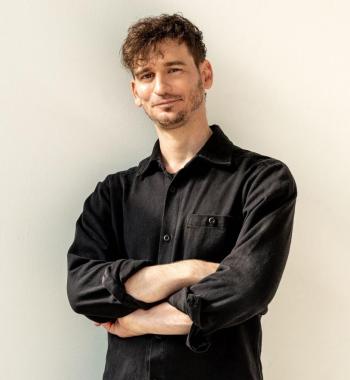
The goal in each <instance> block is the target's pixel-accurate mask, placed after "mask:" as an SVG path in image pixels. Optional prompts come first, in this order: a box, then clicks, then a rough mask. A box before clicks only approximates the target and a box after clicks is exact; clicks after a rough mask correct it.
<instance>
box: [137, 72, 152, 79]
mask: <svg viewBox="0 0 350 380" xmlns="http://www.w3.org/2000/svg"><path fill="white" fill-rule="evenodd" d="M152 75H153V74H152V73H146V74H143V75H141V77H140V79H141V80H145V79H151V78H152Z"/></svg>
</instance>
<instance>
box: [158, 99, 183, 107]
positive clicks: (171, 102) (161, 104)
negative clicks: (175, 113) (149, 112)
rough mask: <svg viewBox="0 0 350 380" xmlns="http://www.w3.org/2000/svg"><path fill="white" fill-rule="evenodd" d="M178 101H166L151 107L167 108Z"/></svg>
mask: <svg viewBox="0 0 350 380" xmlns="http://www.w3.org/2000/svg"><path fill="white" fill-rule="evenodd" d="M178 100H180V99H172V100H167V101H165V102H161V103H157V104H155V105H154V106H153V107H160V106H169V105H171V104H173V103H175V102H177V101H178Z"/></svg>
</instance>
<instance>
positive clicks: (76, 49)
mask: <svg viewBox="0 0 350 380" xmlns="http://www.w3.org/2000/svg"><path fill="white" fill-rule="evenodd" d="M151 4H152V5H147V2H145V1H134V0H128V1H125V2H122V1H92V0H56V1H53V0H51V1H47V0H46V1H44V0H32V1H24V0H22V1H20V0H12V1H7V2H5V1H2V2H1V4H0V46H1V50H0V54H1V59H0V107H1V110H0V144H1V146H0V159H1V166H0V178H1V190H0V191H1V194H0V197H1V198H0V199H1V213H0V254H1V266H0V288H1V298H2V300H1V312H0V315H1V317H0V318H1V321H0V326H1V340H0V342H1V343H0V344H1V353H0V354H1V364H0V366H1V367H0V377H1V378H2V379H6V380H14V379H15V380H19V379H28V380H31V379H33V380H46V379H51V380H61V379H65V380H70V379H78V378H82V379H86V380H88V379H91V380H93V379H98V378H101V376H102V371H103V365H104V358H105V350H106V335H105V331H104V330H103V329H102V328H97V327H95V326H93V325H92V323H91V322H90V321H88V320H87V319H85V318H84V317H82V316H79V315H77V314H74V313H73V311H72V310H71V309H70V307H69V304H68V301H67V298H66V290H65V286H66V252H67V249H68V247H69V245H70V244H71V242H72V239H73V234H74V227H75V221H76V219H77V217H78V216H79V214H80V212H81V210H82V204H83V201H84V199H85V198H86V197H87V196H88V194H89V193H90V192H91V191H92V190H93V189H94V187H95V185H96V183H97V182H98V181H99V180H100V179H103V178H104V177H105V176H106V175H107V174H109V173H112V172H115V171H118V170H122V169H126V168H128V167H131V166H134V165H136V164H137V163H138V162H139V161H140V160H141V159H142V158H144V157H146V156H147V155H148V154H149V153H150V151H151V148H152V146H153V143H154V141H155V139H156V134H155V131H154V127H153V125H152V124H151V123H150V122H149V119H148V118H146V117H145V116H144V115H143V113H142V111H140V110H138V109H136V108H135V107H134V105H133V102H132V98H131V95H130V94H129V77H128V74H127V73H126V72H125V71H124V70H123V69H122V68H121V66H120V64H119V56H118V51H119V48H120V45H121V43H122V41H123V39H124V37H125V35H126V30H127V27H128V26H129V24H130V23H132V22H134V21H136V20H137V19H138V18H139V17H142V16H148V15H157V14H160V13H163V12H166V13H169V12H171V13H172V12H175V11H181V12H183V14H184V16H185V17H188V18H189V19H190V20H192V21H193V22H194V23H196V24H197V25H198V26H199V28H200V29H201V30H202V31H203V33H204V37H205V42H206V43H207V48H208V58H209V59H210V60H211V62H212V64H213V66H214V70H215V84H214V87H213V89H212V90H211V91H210V92H209V94H208V98H207V100H208V107H209V109H208V111H209V119H210V122H211V123H214V122H215V123H218V124H219V125H221V127H222V128H223V130H224V131H225V133H226V134H227V135H228V136H229V137H230V138H231V139H232V141H233V142H234V143H236V144H237V145H240V146H242V147H245V148H247V149H251V150H255V151H258V152H260V153H264V154H268V155H271V156H273V157H277V158H279V159H281V160H283V161H284V162H286V163H287V164H288V166H289V167H290V169H291V170H292V172H293V174H294V176H295V179H296V181H297V185H298V190H299V195H298V203H297V209H296V215H295V227H294V236H293V241H292V247H291V252H290V257H289V261H288V263H287V267H286V270H285V273H284V277H283V279H282V282H281V284H280V287H279V290H278V292H277V294H276V297H275V299H274V300H273V302H272V303H271V304H270V308H269V313H268V314H267V315H265V316H264V318H263V328H264V332H263V355H262V360H263V368H264V375H265V377H266V379H269V380H280V379H284V380H296V379H298V380H299V379H308V380H316V379H317V380H323V379H324V380H329V379H337V380H346V379H349V378H350V367H349V360H347V359H348V355H349V350H348V347H349V343H350V329H349V327H348V324H349V320H350V315H349V314H350V313H349V311H350V306H349V295H348V294H349V291H348V289H349V281H348V280H347V276H346V274H348V273H349V269H348V268H349V265H350V259H349V248H348V239H349V227H350V223H349V211H350V209H349V196H348V195H349V182H350V181H349V163H350V159H349V155H348V152H347V150H346V148H347V146H348V141H349V138H350V132H349V118H350V117H349V116H350V113H349V105H348V104H349V99H350V97H349V95H350V94H349V92H350V74H349V67H350V54H349V35H350V26H349V22H348V21H349V12H350V5H349V3H348V2H346V1H345V0H344V1H331V0H328V1H326V0H324V1H322V0H303V1H301V0H294V1H286V0H283V1H282V0H270V1H267V0H266V1H258V0H254V1H253V0H252V1H232V0H231V1H216V2H212V1H192V2H189V1H183V0H176V1H170V0H168V1H160V0H159V1H153V2H152V3H151ZM347 252H348V253H347Z"/></svg>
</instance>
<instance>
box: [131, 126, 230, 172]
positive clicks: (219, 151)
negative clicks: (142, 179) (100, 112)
mask: <svg viewBox="0 0 350 380" xmlns="http://www.w3.org/2000/svg"><path fill="white" fill-rule="evenodd" d="M209 127H210V129H211V130H212V131H213V133H212V134H211V135H210V137H209V139H208V140H207V141H206V142H205V144H204V145H203V146H202V147H201V149H200V150H199V151H198V152H197V153H196V154H195V157H200V158H202V159H204V160H207V161H209V162H211V163H214V164H219V165H231V163H232V152H233V149H232V148H233V146H234V145H233V143H232V142H231V141H230V139H229V138H228V137H227V136H226V135H225V134H224V132H223V131H222V129H221V128H220V127H219V126H218V125H216V124H213V125H210V126H209ZM160 153H161V152H160V145H159V139H157V141H156V142H155V144H154V146H153V150H152V153H151V155H150V156H149V157H147V158H145V159H144V160H142V161H141V162H140V163H139V166H138V169H137V174H136V175H137V176H139V175H143V176H145V175H146V174H147V172H148V171H149V170H150V168H151V167H152V166H153V165H154V164H155V163H158V164H159V163H160V162H161V154H160Z"/></svg>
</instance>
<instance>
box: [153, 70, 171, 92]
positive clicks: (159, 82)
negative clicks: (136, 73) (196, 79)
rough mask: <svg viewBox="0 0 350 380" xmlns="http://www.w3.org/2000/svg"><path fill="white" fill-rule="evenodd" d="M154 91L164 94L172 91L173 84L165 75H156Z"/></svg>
mask: <svg viewBox="0 0 350 380" xmlns="http://www.w3.org/2000/svg"><path fill="white" fill-rule="evenodd" d="M153 91H154V93H155V94H156V95H159V96H164V95H166V94H168V93H171V86H170V84H169V82H168V81H167V78H166V77H165V76H164V75H161V74H159V75H156V77H155V81H154V89H153Z"/></svg>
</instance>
